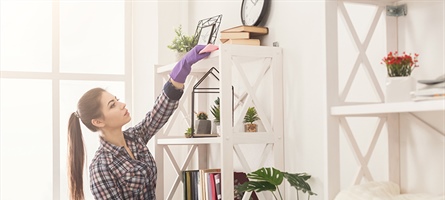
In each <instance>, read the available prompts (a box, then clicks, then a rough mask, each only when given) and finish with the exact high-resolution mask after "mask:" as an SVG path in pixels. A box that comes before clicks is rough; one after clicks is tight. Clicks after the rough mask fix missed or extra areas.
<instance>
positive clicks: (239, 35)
mask: <svg viewBox="0 0 445 200" xmlns="http://www.w3.org/2000/svg"><path fill="white" fill-rule="evenodd" d="M219 38H220V40H221V42H222V41H223V40H228V39H250V33H249V32H226V33H224V32H221V34H220V37H219Z"/></svg>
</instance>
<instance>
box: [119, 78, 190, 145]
mask: <svg viewBox="0 0 445 200" xmlns="http://www.w3.org/2000/svg"><path fill="white" fill-rule="evenodd" d="M182 93H183V91H182V90H178V89H175V88H174V86H173V85H172V84H171V83H170V82H167V83H166V84H165V86H164V89H163V91H162V93H161V95H159V96H158V98H157V99H156V102H155V105H154V107H153V108H152V110H151V111H149V112H148V113H147V114H146V116H145V118H144V119H143V120H142V121H141V122H140V123H139V124H137V125H136V126H134V127H130V128H128V129H127V130H126V131H125V132H126V134H128V135H129V136H130V137H134V138H142V140H143V142H144V143H145V144H147V143H148V141H149V140H150V139H151V138H152V137H153V135H154V134H155V133H157V132H158V131H159V129H161V128H162V127H163V126H164V124H165V123H167V121H168V119H169V118H170V116H171V115H172V114H173V112H174V111H175V110H176V108H178V104H179V98H181V96H182Z"/></svg>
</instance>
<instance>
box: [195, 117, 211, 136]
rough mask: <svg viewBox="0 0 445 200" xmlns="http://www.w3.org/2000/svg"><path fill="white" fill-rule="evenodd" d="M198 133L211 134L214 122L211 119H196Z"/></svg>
mask: <svg viewBox="0 0 445 200" xmlns="http://www.w3.org/2000/svg"><path fill="white" fill-rule="evenodd" d="M195 124H196V132H195V133H196V134H210V133H211V131H212V122H211V121H210V120H196V121H195Z"/></svg>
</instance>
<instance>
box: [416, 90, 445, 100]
mask: <svg viewBox="0 0 445 200" xmlns="http://www.w3.org/2000/svg"><path fill="white" fill-rule="evenodd" d="M411 94H412V97H413V100H414V101H426V100H437V99H445V88H424V89H419V90H417V91H414V92H412V93H411Z"/></svg>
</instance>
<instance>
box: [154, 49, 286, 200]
mask: <svg viewBox="0 0 445 200" xmlns="http://www.w3.org/2000/svg"><path fill="white" fill-rule="evenodd" d="M175 64H176V63H172V64H169V65H162V66H156V67H155V88H161V87H162V84H163V83H165V81H167V80H168V78H169V77H168V74H169V73H170V71H171V69H172V68H173V67H174V66H175ZM212 67H214V68H216V69H218V72H219V74H218V75H219V77H218V79H219V80H217V81H214V80H213V81H212V80H208V81H205V82H203V83H200V84H207V86H208V87H209V88H215V87H216V88H218V89H219V93H218V94H202V95H199V96H198V97H196V98H195V100H194V102H195V104H194V106H193V107H194V110H191V107H192V106H191V102H192V101H191V95H192V89H193V85H195V83H196V82H197V81H198V80H200V79H201V78H202V76H203V75H204V74H205V73H206V72H208V71H209V69H211V68H212ZM210 78H211V77H210ZM282 80H283V79H282V49H281V48H279V47H266V46H248V45H228V44H225V45H220V46H219V50H217V51H215V52H212V53H211V54H210V56H209V57H208V58H205V59H203V60H201V61H199V62H198V63H196V64H194V65H193V66H192V72H191V74H190V75H189V77H188V78H187V81H186V83H185V88H184V94H183V96H182V98H181V99H180V101H179V106H178V109H177V110H176V111H175V113H174V114H173V115H172V116H171V118H170V120H169V121H168V122H167V124H166V125H165V126H164V127H163V128H162V129H161V130H160V131H159V133H157V134H156V136H155V138H154V146H155V151H154V157H155V159H156V163H157V168H158V182H157V188H156V195H157V198H158V199H177V198H182V195H183V194H182V193H181V190H182V188H183V187H182V184H184V183H183V181H182V180H183V179H182V177H181V176H182V174H181V172H182V171H184V170H190V169H192V170H196V169H208V168H219V169H221V189H222V199H233V198H234V180H233V179H234V177H233V173H234V171H242V172H245V173H249V172H252V171H255V170H256V169H258V168H261V167H265V166H273V167H275V168H278V169H284V152H283V151H284V147H283V144H284V142H283V86H282ZM212 95H213V96H212ZM215 97H220V127H221V131H220V133H219V136H218V137H199V138H185V137H184V130H185V129H186V128H188V127H190V126H191V120H193V119H192V118H191V117H192V116H193V115H192V113H197V112H200V111H204V112H207V113H209V109H210V107H211V104H212V102H213V101H214V99H215ZM249 107H255V108H256V110H257V112H258V115H259V117H260V119H261V120H260V121H259V122H258V124H259V128H258V129H259V130H258V132H253V133H252V132H245V131H244V128H243V127H244V126H243V118H244V115H245V113H246V111H247V109H248V108H249ZM249 145H253V146H254V147H253V148H252V146H249ZM237 165H238V166H237ZM237 167H238V168H237ZM245 195H250V193H247V192H246V194H245ZM258 197H259V198H260V199H265V197H264V196H263V195H258Z"/></svg>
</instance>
